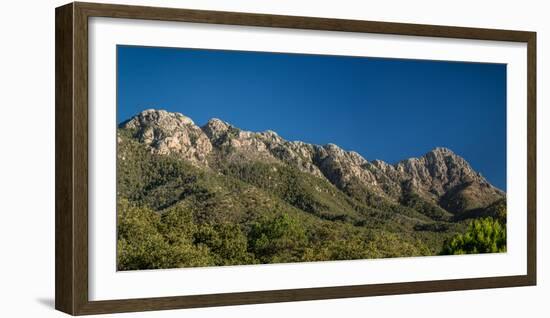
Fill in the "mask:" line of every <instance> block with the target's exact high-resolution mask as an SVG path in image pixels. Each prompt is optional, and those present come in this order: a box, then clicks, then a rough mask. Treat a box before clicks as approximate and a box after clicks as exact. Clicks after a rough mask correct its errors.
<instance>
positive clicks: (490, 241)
mask: <svg viewBox="0 0 550 318" xmlns="http://www.w3.org/2000/svg"><path fill="white" fill-rule="evenodd" d="M501 252H506V228H505V227H504V226H502V225H501V224H500V223H499V222H498V221H496V220H494V219H493V218H484V219H477V220H474V221H472V222H471V223H470V224H469V226H468V229H467V230H466V232H465V233H464V234H458V235H456V236H455V237H453V238H451V239H450V240H448V241H446V242H445V244H444V246H443V250H442V251H441V254H444V255H451V254H478V253H501Z"/></svg>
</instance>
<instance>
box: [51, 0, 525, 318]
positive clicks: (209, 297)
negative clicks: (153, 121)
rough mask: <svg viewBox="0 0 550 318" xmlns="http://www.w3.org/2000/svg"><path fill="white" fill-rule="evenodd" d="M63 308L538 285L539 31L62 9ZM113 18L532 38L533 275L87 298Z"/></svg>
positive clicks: (59, 288) (59, 269)
mask: <svg viewBox="0 0 550 318" xmlns="http://www.w3.org/2000/svg"><path fill="white" fill-rule="evenodd" d="M55 15H56V26H55V34H56V57H55V67H56V84H55V95H56V103H55V114H56V116H55V127H56V137H55V147H56V151H55V158H56V162H55V163H56V167H55V169H56V171H55V175H56V188H55V193H56V200H55V202H56V219H55V226H56V229H55V236H56V238H55V244H56V255H55V262H56V263H55V275H56V277H55V285H56V286H55V307H56V309H58V310H60V311H63V312H66V313H69V314H72V315H85V314H101V313H114V312H130V311H147V310H164V309H177V308H194V307H208V306H226V305H242V304H256V303H272V302H287V301H303V300H315V299H330V298H347V297H363V296H377V295H394V294H408V293H427V292H440V291H453V290H465V289H482V288H497V287H512V286H530V285H536V33H535V32H525V31H509V30H494V29H478V28H464V27H451V26H434V25H420V24H402V23H388V22H372V21H357V20H339V19H327V18H311V17H296V16H279V15H265V14H250V13H236V12H216V11H200V10H186V9H169V8H155V7H144V6H126V5H110V4H97V3H80V2H75V3H70V4H67V5H65V6H62V7H59V8H57V9H56V12H55ZM90 17H111V18H120V19H145V20H162V21H182V22H196V23H211V24H222V25H241V26H260V27H271V28H289V29H312V30H326V31H344V32H364V33H378V34H395V35H410V36H420V37H441V38H457V39H478V40H494V41H510V42H523V43H527V56H526V59H527V67H528V72H527V74H526V76H527V84H528V87H527V105H528V106H527V107H528V110H527V113H528V119H527V121H528V122H527V125H528V126H527V127H528V132H527V145H528V149H527V154H525V155H526V156H527V175H528V180H527V185H528V186H527V201H528V204H527V207H526V213H527V255H526V259H527V275H520V276H504V277H484V278H468V279H450V280H439V281H418V282H404V283H389V284H374V285H353V286H339V287H321V288H304V289H291V290H272V291H258V292H237V293H224V294H206V295H195V296H174V297H158V298H145V299H115V300H105V301H90V300H89V298H88V285H89V281H88V279H89V277H88V203H89V202H88V150H89V149H88V19H89V18H90Z"/></svg>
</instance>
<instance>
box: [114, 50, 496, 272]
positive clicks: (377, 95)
mask: <svg viewBox="0 0 550 318" xmlns="http://www.w3.org/2000/svg"><path fill="white" fill-rule="evenodd" d="M117 124H118V128H117V136H116V138H117V155H116V156H117V158H116V160H117V180H116V182H117V269H118V270H120V271H125V270H145V269H168V268H185V267H206V266H227V265H252V264H273V263H295V262H316V261H343V260H356V259H379V258H391V257H421V256H422V257H427V256H433V257H438V256H440V255H454V254H480V253H502V252H506V65H505V64H498V63H471V62H448V61H432V60H412V59H389V58H376V57H354V56H332V55H313V54H292V53H272V52H248V51H228V50H207V49H188V48H165V47H143V46H125V45H118V46H117Z"/></svg>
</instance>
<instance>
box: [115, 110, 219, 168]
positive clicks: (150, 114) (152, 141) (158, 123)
mask: <svg viewBox="0 0 550 318" xmlns="http://www.w3.org/2000/svg"><path fill="white" fill-rule="evenodd" d="M120 128H122V129H128V130H130V131H132V132H133V135H134V137H135V138H137V139H138V140H139V141H140V142H142V143H143V144H145V146H146V147H147V148H149V149H150V151H151V152H152V153H156V154H163V155H167V154H176V155H179V156H181V157H182V158H184V159H187V160H189V161H191V162H192V163H195V164H198V165H205V164H207V161H206V157H207V155H208V154H209V153H210V152H211V151H212V144H211V143H210V140H209V139H208V137H207V136H206V135H205V134H204V132H203V131H202V130H201V129H200V128H199V127H197V126H196V125H195V123H194V122H193V120H191V118H189V117H187V116H184V115H183V114H181V113H175V112H168V111H165V110H156V109H147V110H144V111H142V112H141V113H139V114H138V115H136V116H134V117H132V118H131V119H130V120H128V121H126V122H124V123H122V124H120Z"/></svg>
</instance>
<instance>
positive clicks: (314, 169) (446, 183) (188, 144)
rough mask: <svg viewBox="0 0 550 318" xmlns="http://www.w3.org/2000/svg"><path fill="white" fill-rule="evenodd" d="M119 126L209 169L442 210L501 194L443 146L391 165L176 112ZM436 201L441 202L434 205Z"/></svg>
mask: <svg viewBox="0 0 550 318" xmlns="http://www.w3.org/2000/svg"><path fill="white" fill-rule="evenodd" d="M120 128H121V129H127V130H130V131H131V132H132V134H133V137H134V138H136V139H138V140H139V141H140V142H141V143H143V144H144V145H145V146H146V147H147V148H148V149H150V151H151V152H152V153H156V154H175V155H177V156H180V157H181V158H183V159H186V160H188V161H191V162H192V163H194V164H196V165H199V166H205V167H209V162H208V158H209V157H210V155H211V154H212V155H214V156H218V157H221V158H220V159H221V160H239V161H243V160H244V161H258V160H259V161H263V162H278V163H283V164H287V165H290V166H292V167H294V168H297V169H299V170H300V171H302V172H307V173H311V174H313V175H315V176H318V177H321V178H325V179H327V180H328V181H330V182H331V183H332V184H334V185H335V186H337V187H338V188H340V189H342V190H345V189H347V188H348V187H350V186H352V187H355V188H357V186H360V187H365V188H367V189H369V191H371V192H374V193H376V194H378V195H380V196H383V197H386V198H387V199H389V200H393V201H399V200H400V198H401V196H402V195H403V193H405V192H409V191H413V192H415V193H417V194H419V195H420V196H421V197H422V198H424V199H426V200H428V201H430V202H432V203H434V204H440V205H441V206H443V207H444V208H445V209H448V210H453V209H454V210H460V209H463V205H461V204H462V203H460V202H463V201H464V200H463V199H462V197H464V196H469V197H473V198H474V199H472V200H470V201H475V202H482V203H483V204H489V203H491V202H492V201H494V200H496V199H498V198H501V197H503V196H504V193H503V192H502V191H500V190H498V189H496V188H495V187H493V186H492V185H490V184H489V182H487V180H485V179H484V178H483V177H482V176H481V175H480V174H479V173H477V172H476V171H474V170H473V168H472V167H471V166H470V164H469V163H468V162H467V161H466V160H465V159H464V158H462V157H460V156H459V155H457V154H455V153H454V152H453V151H451V150H450V149H448V148H445V147H437V148H434V149H433V150H431V151H429V152H427V153H426V154H424V155H423V156H420V157H418V158H409V159H406V160H403V161H400V162H399V163H397V164H389V163H386V162H384V161H382V160H373V161H371V162H369V161H367V160H366V159H365V158H364V157H363V156H361V155H360V154H359V153H357V152H354V151H346V150H344V149H342V148H341V147H339V146H338V145H336V144H332V143H329V144H326V145H323V146H320V145H313V144H307V143H304V142H301V141H293V142H290V141H287V140H285V139H283V138H282V137H281V136H279V135H278V134H277V133H276V132H274V131H271V130H267V131H264V132H251V131H245V130H241V129H239V128H236V127H234V126H232V125H231V124H229V123H227V122H225V121H222V120H220V119H217V118H213V119H211V120H209V121H208V122H207V123H206V124H205V125H204V126H202V127H198V126H196V125H195V124H194V123H193V121H192V120H191V119H190V118H188V117H186V116H184V115H182V114H180V113H170V112H167V111H164V110H153V109H150V110H145V111H143V112H141V113H140V114H138V115H136V116H134V117H133V118H131V119H130V120H128V121H127V122H125V123H123V124H121V125H120ZM442 200H444V201H445V202H444V203H440V202H441V201H442ZM456 202H459V203H456ZM470 207H471V206H470Z"/></svg>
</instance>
